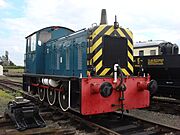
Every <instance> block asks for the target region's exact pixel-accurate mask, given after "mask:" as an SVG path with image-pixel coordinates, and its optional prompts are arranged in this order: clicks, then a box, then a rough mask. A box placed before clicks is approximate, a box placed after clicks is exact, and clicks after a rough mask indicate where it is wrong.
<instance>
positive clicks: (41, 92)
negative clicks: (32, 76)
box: [38, 88, 46, 101]
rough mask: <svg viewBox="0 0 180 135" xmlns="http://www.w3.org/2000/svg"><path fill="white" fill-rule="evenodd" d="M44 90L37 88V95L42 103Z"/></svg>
mask: <svg viewBox="0 0 180 135" xmlns="http://www.w3.org/2000/svg"><path fill="white" fill-rule="evenodd" d="M45 93H46V92H45V89H44V88H38V95H39V100H40V101H44V99H45Z"/></svg>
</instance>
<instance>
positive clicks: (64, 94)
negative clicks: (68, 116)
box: [58, 84, 70, 111]
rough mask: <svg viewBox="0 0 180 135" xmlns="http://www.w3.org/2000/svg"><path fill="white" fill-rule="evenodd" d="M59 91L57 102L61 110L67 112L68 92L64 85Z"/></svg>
mask: <svg viewBox="0 0 180 135" xmlns="http://www.w3.org/2000/svg"><path fill="white" fill-rule="evenodd" d="M61 90H62V91H59V92H58V101H59V105H60V107H61V109H62V110H63V111H67V110H68V108H69V106H70V105H69V102H70V101H69V90H68V86H67V85H66V84H62V85H61Z"/></svg>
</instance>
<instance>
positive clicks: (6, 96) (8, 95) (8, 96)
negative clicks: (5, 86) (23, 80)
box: [0, 89, 21, 115]
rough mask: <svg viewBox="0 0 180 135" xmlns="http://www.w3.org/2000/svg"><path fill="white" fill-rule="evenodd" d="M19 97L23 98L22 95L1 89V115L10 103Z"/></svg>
mask: <svg viewBox="0 0 180 135" xmlns="http://www.w3.org/2000/svg"><path fill="white" fill-rule="evenodd" d="M19 96H21V93H16V92H10V91H4V90H2V89H0V115H3V113H4V111H5V108H7V104H8V103H9V101H12V100H14V99H15V97H19Z"/></svg>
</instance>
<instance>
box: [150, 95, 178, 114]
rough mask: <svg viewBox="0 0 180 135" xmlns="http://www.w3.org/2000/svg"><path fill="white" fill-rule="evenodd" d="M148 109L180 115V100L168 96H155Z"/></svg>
mask: <svg viewBox="0 0 180 135" xmlns="http://www.w3.org/2000/svg"><path fill="white" fill-rule="evenodd" d="M147 110H149V111H155V112H160V113H165V114H172V115H177V116H180V100H179V99H174V98H167V97H153V98H152V100H151V105H150V107H149V108H147Z"/></svg>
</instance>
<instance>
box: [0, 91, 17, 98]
mask: <svg viewBox="0 0 180 135" xmlns="http://www.w3.org/2000/svg"><path fill="white" fill-rule="evenodd" d="M0 98H5V99H7V100H9V99H14V96H13V95H11V94H8V93H7V92H5V91H3V90H0Z"/></svg>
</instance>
